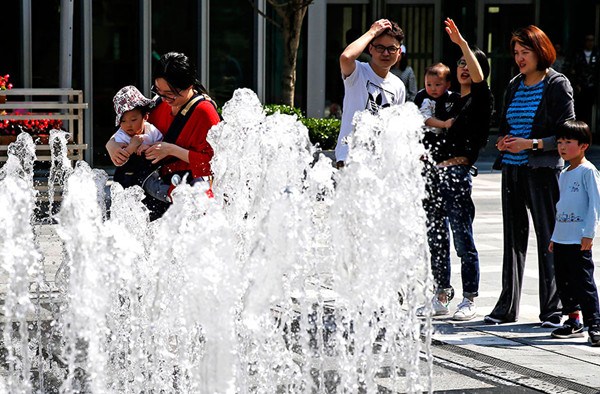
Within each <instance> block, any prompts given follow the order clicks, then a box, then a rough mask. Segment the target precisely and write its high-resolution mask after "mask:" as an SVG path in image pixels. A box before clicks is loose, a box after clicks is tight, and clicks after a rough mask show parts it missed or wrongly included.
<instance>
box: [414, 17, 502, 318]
mask: <svg viewBox="0 0 600 394" xmlns="http://www.w3.org/2000/svg"><path fill="white" fill-rule="evenodd" d="M445 25H446V32H447V33H448V36H449V37H450V40H451V41H452V42H453V43H455V44H456V45H458V46H459V48H460V50H461V52H462V56H461V57H460V59H458V67H457V70H456V77H457V79H458V82H459V84H460V97H459V98H458V100H457V101H456V103H454V104H453V107H455V108H453V110H452V112H453V113H454V114H455V115H452V116H455V117H454V122H452V124H451V126H450V127H449V128H448V129H447V130H443V132H442V133H440V134H439V135H438V136H437V141H436V143H435V145H434V146H433V147H432V148H431V149H430V150H429V155H430V161H431V162H432V163H433V165H432V166H431V169H430V171H429V172H430V173H429V174H428V178H429V182H428V183H429V185H428V196H427V199H426V201H425V202H424V205H425V211H426V212H427V221H428V231H427V235H428V237H427V238H428V243H429V248H430V252H431V270H432V273H433V277H434V280H435V295H434V297H433V300H432V310H433V313H434V314H436V315H443V314H447V313H448V311H449V309H448V306H449V303H450V300H452V298H453V296H454V289H453V288H452V286H451V281H450V273H451V272H450V268H451V266H450V234H449V233H450V229H451V230H452V237H453V240H454V247H455V249H456V253H457V255H458V256H459V258H460V260H461V272H460V273H461V279H462V296H463V298H462V301H461V302H460V303H458V305H457V307H456V311H455V312H454V315H453V316H452V318H453V319H454V320H460V321H465V320H471V319H473V318H474V317H475V316H476V314H477V307H476V305H475V297H477V296H478V295H479V254H478V252H477V248H476V247H475V241H474V239H473V219H474V218H475V205H474V204H473V199H472V198H471V190H472V175H471V171H473V168H474V167H473V165H474V164H475V162H476V161H477V158H478V156H479V151H480V149H481V148H482V147H483V146H484V145H485V143H486V142H487V138H488V134H489V127H490V116H491V107H492V105H491V103H492V95H491V92H490V88H489V86H488V84H487V82H486V78H487V76H488V75H489V71H490V68H489V64H488V61H487V57H486V56H485V54H484V53H483V52H482V51H481V50H479V49H477V48H471V47H469V44H468V42H467V41H466V40H465V39H464V38H463V37H462V35H461V34H460V32H459V30H458V27H457V26H456V24H455V23H454V21H453V20H452V19H450V18H447V19H446V21H445ZM436 75H437V74H436ZM444 109H445V105H444ZM436 113H437V111H436ZM449 227H450V228H449ZM424 310H425V309H424V308H423V309H420V310H419V311H417V313H419V312H421V313H420V314H423V312H424Z"/></svg>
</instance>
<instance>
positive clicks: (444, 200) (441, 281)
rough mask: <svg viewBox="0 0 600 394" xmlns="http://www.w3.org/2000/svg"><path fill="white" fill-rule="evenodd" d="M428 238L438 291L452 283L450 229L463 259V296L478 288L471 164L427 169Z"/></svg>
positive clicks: (425, 202) (425, 206)
mask: <svg viewBox="0 0 600 394" xmlns="http://www.w3.org/2000/svg"><path fill="white" fill-rule="evenodd" d="M426 177H427V187H426V188H427V198H426V200H425V201H424V204H423V205H424V208H425V212H426V213H427V241H428V243H429V250H430V252H431V270H432V272H433V277H434V280H435V284H436V288H437V289H438V292H439V291H440V290H443V289H449V288H451V286H450V229H452V238H453V240H454V248H455V249H456V254H457V255H458V256H459V257H460V260H461V278H462V285H463V296H465V297H476V296H477V295H478V291H479V255H478V253H477V249H476V248H475V241H474V240H473V219H474V217H475V205H474V204H473V200H472V199H471V190H472V180H471V174H470V173H469V166H450V167H443V168H437V167H429V168H428V169H427V170H426Z"/></svg>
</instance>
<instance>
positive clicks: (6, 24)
mask: <svg viewBox="0 0 600 394" xmlns="http://www.w3.org/2000/svg"><path fill="white" fill-rule="evenodd" d="M20 3H21V2H20V1H18V0H9V1H3V2H2V13H3V15H4V17H3V20H2V26H3V30H4V31H5V32H10V33H9V34H6V36H5V37H6V38H5V39H4V40H3V42H2V60H1V61H0V74H2V76H4V75H6V74H9V75H10V80H9V82H10V83H12V84H13V85H14V87H15V88H22V87H23V76H22V75H21V68H22V67H23V62H22V58H23V56H22V55H21V39H20V38H19V37H21V7H20V6H19V4H20ZM9 36H10V37H11V38H10V39H9Z"/></svg>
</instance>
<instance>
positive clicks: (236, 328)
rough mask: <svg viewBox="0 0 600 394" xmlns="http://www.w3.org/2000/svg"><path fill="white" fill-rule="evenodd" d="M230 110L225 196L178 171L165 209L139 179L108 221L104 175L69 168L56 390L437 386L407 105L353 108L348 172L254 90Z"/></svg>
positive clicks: (117, 198) (216, 141)
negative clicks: (424, 335) (429, 361)
mask: <svg viewBox="0 0 600 394" xmlns="http://www.w3.org/2000/svg"><path fill="white" fill-rule="evenodd" d="M223 117H224V121H223V122H221V123H220V124H219V125H217V126H215V127H214V128H213V129H212V130H211V131H210V133H209V141H210V143H211V144H212V145H213V147H214V149H215V153H216V154H215V158H214V160H213V169H214V172H215V184H214V189H215V198H214V199H208V198H206V196H205V193H204V189H203V185H201V184H197V185H195V186H194V187H190V186H187V185H181V186H178V187H177V188H176V189H175V191H174V194H173V196H174V203H173V206H172V207H171V208H170V209H169V210H168V211H167V213H166V214H165V215H164V217H163V218H161V219H160V220H157V221H155V222H149V220H148V212H147V210H146V209H145V207H144V206H143V204H142V203H141V199H142V198H143V192H142V191H141V189H140V188H137V187H134V188H129V189H126V190H123V189H122V188H121V187H120V186H119V185H113V186H112V187H111V201H112V205H111V208H110V212H111V215H110V218H107V215H106V212H105V210H104V205H103V204H102V201H103V200H104V196H103V191H104V183H105V182H106V175H105V174H104V173H102V172H99V171H97V170H92V169H91V168H89V166H87V165H86V164H85V163H78V164H77V166H76V167H75V169H74V170H73V171H72V173H70V174H67V176H66V179H67V181H66V187H65V190H66V191H65V196H64V199H63V202H62V207H61V210H60V212H59V214H58V215H57V216H56V219H57V221H58V225H57V226H56V228H57V233H58V237H59V239H57V240H56V241H57V242H62V243H63V244H64V251H65V255H64V261H63V267H64V269H63V270H62V271H61V272H64V273H65V281H64V287H63V289H64V294H65V297H66V298H65V302H64V303H63V304H61V306H60V308H58V310H57V311H56V314H55V316H54V324H55V326H56V331H57V332H59V333H60V335H59V337H58V338H57V339H56V341H57V342H58V343H59V345H60V346H58V347H59V348H60V355H59V356H58V358H59V359H60V360H61V362H63V363H64V366H63V369H62V372H61V370H57V369H56V368H55V370H54V371H53V373H55V374H58V377H57V380H58V381H60V382H61V391H62V392H67V393H70V392H92V393H100V392H107V391H112V392H152V391H154V392H161V391H164V392H203V393H204V392H206V393H213V392H214V393H221V392H223V393H224V392H227V393H229V392H231V393H235V392H257V393H262V392H313V391H318V392H333V391H336V392H348V393H350V392H356V391H357V390H358V389H361V390H364V391H366V392H376V391H377V389H378V386H379V385H381V384H384V385H386V387H394V388H395V389H397V390H398V391H409V392H417V391H422V390H427V389H429V390H431V385H430V383H429V386H428V383H427V382H426V381H427V379H426V378H424V377H423V376H422V374H421V372H420V370H419V366H420V353H421V351H422V350H423V349H426V346H427V341H426V343H425V347H423V344H422V342H421V331H420V328H421V322H420V321H419V320H418V319H417V318H416V308H417V306H418V305H421V304H422V303H423V302H425V300H427V299H428V298H429V297H428V286H427V284H428V280H429V272H428V266H429V264H428V252H427V246H426V236H425V217H424V213H423V209H422V206H421V200H422V198H423V196H424V184H423V180H422V177H421V173H420V172H421V163H420V160H419V158H420V156H421V155H422V154H423V147H422V145H421V144H420V143H419V138H420V125H421V123H422V117H420V115H419V114H418V111H417V110H416V108H415V107H414V105H410V104H407V105H405V106H402V107H395V108H389V109H384V110H382V111H381V112H380V114H379V115H378V116H372V115H367V114H359V115H358V116H357V117H356V118H355V122H356V132H355V133H354V136H353V138H352V140H351V141H350V144H351V156H350V158H349V161H348V165H347V168H346V169H344V170H343V171H339V172H338V171H337V170H335V169H334V168H333V167H332V165H331V161H330V160H329V159H327V158H326V157H325V156H323V155H320V156H319V157H318V159H317V160H316V162H314V159H313V157H314V154H315V151H314V148H313V147H312V145H311V144H310V143H309V140H308V133H307V130H306V128H305V127H304V126H303V125H302V124H301V123H300V122H298V121H297V119H296V118H295V117H294V116H288V115H281V114H275V115H271V116H266V115H265V113H264V112H263V110H262V106H261V104H260V102H259V101H258V99H257V98H256V95H255V94H254V93H253V92H251V91H250V90H247V89H240V90H238V91H236V92H235V94H234V96H233V98H232V99H231V100H230V101H229V102H228V103H227V104H226V106H225V107H224V109H223ZM11 187H12V188H13V189H14V190H16V193H17V194H23V193H26V191H25V190H26V189H24V190H23V191H20V190H19V189H18V188H17V187H16V186H12V185H11ZM28 231H29V232H32V231H31V230H28V229H27V228H26V227H24V231H23V233H27V232H28ZM22 238H23V240H26V239H27V236H26V235H25V234H24V235H23V236H22ZM399 292H400V293H402V294H403V299H404V302H403V304H401V303H399V302H398V293H399ZM11 361H12V360H11ZM12 365H14V363H13V364H12ZM429 369H430V365H429ZM13 371H15V369H14V368H13V369H12V370H10V373H9V375H10V379H12V381H13V382H20V383H19V384H24V385H26V384H27V383H25V382H24V381H27V377H26V375H21V376H19V375H17V374H16V373H14V372H13ZM428 387H429V388H428Z"/></svg>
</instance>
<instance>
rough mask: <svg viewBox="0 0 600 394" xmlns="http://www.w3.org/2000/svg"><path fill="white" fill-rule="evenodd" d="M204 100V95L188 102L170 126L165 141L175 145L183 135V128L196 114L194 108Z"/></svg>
mask: <svg viewBox="0 0 600 394" xmlns="http://www.w3.org/2000/svg"><path fill="white" fill-rule="evenodd" d="M204 100H205V98H204V96H202V95H196V96H194V97H192V98H191V99H190V101H188V102H187V104H186V105H185V106H184V107H183V108H182V109H181V110H180V111H179V113H178V114H177V115H175V119H173V122H172V123H171V126H169V130H167V134H165V138H164V140H163V141H165V142H169V143H172V144H174V143H175V141H177V138H178V137H179V135H180V134H181V131H182V130H183V127H184V126H185V124H186V123H187V121H188V119H189V118H190V116H191V115H192V113H193V112H194V108H196V106H197V105H198V104H199V103H200V102H202V101H204Z"/></svg>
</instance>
